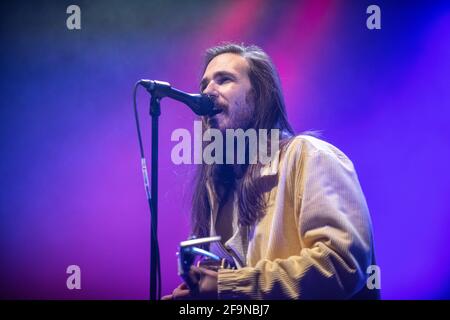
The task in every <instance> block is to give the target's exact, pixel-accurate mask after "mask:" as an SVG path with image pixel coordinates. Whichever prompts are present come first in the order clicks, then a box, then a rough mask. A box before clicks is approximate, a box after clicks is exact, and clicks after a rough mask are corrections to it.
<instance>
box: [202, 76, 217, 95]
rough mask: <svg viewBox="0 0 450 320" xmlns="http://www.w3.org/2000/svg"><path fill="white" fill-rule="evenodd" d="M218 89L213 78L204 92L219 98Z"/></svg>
mask: <svg viewBox="0 0 450 320" xmlns="http://www.w3.org/2000/svg"><path fill="white" fill-rule="evenodd" d="M217 90H218V88H217V84H216V82H215V81H214V80H212V81H210V82H209V83H208V85H207V86H206V88H205V90H203V93H204V94H207V95H210V96H212V97H214V98H217V97H218V96H219V92H218V91H217Z"/></svg>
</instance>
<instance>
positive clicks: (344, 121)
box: [0, 0, 450, 299]
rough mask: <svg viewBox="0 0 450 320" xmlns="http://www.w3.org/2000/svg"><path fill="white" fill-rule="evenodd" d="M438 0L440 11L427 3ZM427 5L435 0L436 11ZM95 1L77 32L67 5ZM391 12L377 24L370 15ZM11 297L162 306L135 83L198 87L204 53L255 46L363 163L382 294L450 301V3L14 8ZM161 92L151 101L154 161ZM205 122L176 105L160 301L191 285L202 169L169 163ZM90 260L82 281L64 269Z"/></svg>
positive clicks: (296, 107)
mask: <svg viewBox="0 0 450 320" xmlns="http://www.w3.org/2000/svg"><path fill="white" fill-rule="evenodd" d="M427 3H428V5H427ZM429 3H432V5H430V4H429ZM70 4H77V5H79V6H80V8H81V26H82V29H81V30H78V31H69V30H68V29H67V28H66V18H67V16H68V15H67V14H66V8H67V6H69V5H70ZM370 4H377V5H379V6H380V8H381V25H382V28H381V30H368V29H367V27H366V19H367V17H368V14H366V8H367V6H368V5H370ZM0 9H1V11H0V12H1V15H2V16H1V19H0V24H1V53H0V55H1V60H0V71H1V81H0V93H1V107H0V121H1V125H0V152H1V162H0V190H1V193H0V297H1V298H19V299H147V298H148V296H149V294H148V290H149V285H148V282H149V254H150V252H149V250H150V249H149V219H150V217H149V211H148V207H147V202H146V198H145V194H144V189H143V182H142V176H141V171H140V159H139V152H138V144H137V134H136V128H135V122H134V117H133V111H132V87H133V85H134V83H135V82H136V81H137V80H138V79H141V78H150V79H158V80H165V81H169V82H170V83H171V84H172V85H173V86H175V87H177V88H179V89H182V90H186V91H192V92H194V91H196V90H197V88H198V80H199V78H200V76H201V75H200V66H201V62H202V54H203V51H204V49H206V48H207V47H209V46H212V45H214V44H217V43H218V42H221V41H237V42H245V43H247V44H250V43H254V44H257V45H259V46H261V47H262V48H264V49H265V50H266V51H267V52H268V53H269V54H270V55H271V56H272V57H273V60H274V62H275V64H276V65H277V67H278V69H279V72H280V75H281V80H282V85H283V89H284V92H285V97H286V102H287V108H288V114H289V119H290V121H291V123H292V124H293V126H294V128H295V129H296V131H297V132H299V133H300V132H301V131H305V130H321V131H322V138H323V139H325V140H327V141H329V142H331V143H332V144H334V145H336V146H337V147H339V148H340V149H341V150H343V151H344V152H345V153H346V154H347V155H348V156H349V157H350V158H351V159H352V160H353V162H354V164H355V166H356V169H357V172H358V174H359V177H360V181H361V184H362V187H363V190H364V192H365V194H366V197H367V201H368V204H369V208H370V211H371V215H372V219H373V225H374V235H375V245H376V253H377V262H378V264H379V265H380V267H381V288H382V297H383V298H384V299H449V298H450V266H449V265H450V250H449V249H448V247H447V245H448V243H449V241H450V235H449V232H448V229H447V228H449V223H450V202H449V201H448V197H449V196H450V192H449V191H450V190H449V181H450V174H449V170H448V165H449V163H450V121H449V120H450V86H449V82H450V81H449V80H450V4H449V3H448V2H437V1H433V2H430V1H428V2H427V1H421V2H417V1H396V2H395V4H392V2H388V1H371V2H368V1H352V2H344V1H265V0H249V1H127V2H125V1H98V0H97V1H75V2H72V1H71V2H69V1H53V2H51V1H14V2H11V3H10V4H4V3H2V4H1V5H0ZM148 100H149V97H148V94H146V93H145V92H144V90H142V89H141V90H140V91H139V94H138V105H139V109H140V114H141V125H142V127H143V132H144V143H145V145H146V151H147V155H149V154H150V150H149V149H150V148H149V147H150V130H149V128H150V121H149V117H148ZM194 120H195V117H194V115H193V114H192V113H191V112H190V110H189V109H187V108H186V107H185V106H183V105H181V104H180V103H177V102H174V101H170V100H166V99H165V100H163V101H162V116H161V119H160V150H159V151H160V172H159V175H160V184H159V188H160V195H159V240H160V249H161V266H162V279H163V293H164V294H166V293H169V292H170V291H171V290H172V289H173V287H175V286H176V285H177V284H178V283H179V282H180V280H179V278H178V276H177V274H176V256H175V252H176V251H177V244H178V243H179V242H180V241H182V240H185V239H186V237H187V236H188V232H189V199H190V194H189V192H190V191H191V186H192V183H191V180H190V178H191V175H192V172H193V170H194V167H193V166H186V165H181V166H176V165H174V164H173V163H172V161H171V159H170V153H171V149H172V147H173V146H174V145H175V143H174V142H171V141H170V135H171V133H172V132H173V130H175V129H177V128H187V129H189V130H190V131H192V128H193V121H194ZM71 264H76V265H79V266H80V268H81V285H82V289H81V290H68V289H67V287H66V279H67V276H68V275H67V274H66V268H67V266H69V265H71Z"/></svg>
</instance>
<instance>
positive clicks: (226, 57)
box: [203, 53, 248, 78]
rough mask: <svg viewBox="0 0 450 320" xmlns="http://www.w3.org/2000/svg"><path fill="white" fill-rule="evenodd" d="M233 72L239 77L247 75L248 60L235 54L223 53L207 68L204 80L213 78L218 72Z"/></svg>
mask: <svg viewBox="0 0 450 320" xmlns="http://www.w3.org/2000/svg"><path fill="white" fill-rule="evenodd" d="M221 71H226V72H231V73H234V74H237V75H247V71H248V62H247V60H246V59H245V58H244V57H242V56H240V55H238V54H235V53H223V54H220V55H218V56H217V57H215V58H214V59H212V60H211V61H210V62H209V64H208V66H207V67H206V70H205V73H204V74H203V78H212V77H214V73H216V72H221Z"/></svg>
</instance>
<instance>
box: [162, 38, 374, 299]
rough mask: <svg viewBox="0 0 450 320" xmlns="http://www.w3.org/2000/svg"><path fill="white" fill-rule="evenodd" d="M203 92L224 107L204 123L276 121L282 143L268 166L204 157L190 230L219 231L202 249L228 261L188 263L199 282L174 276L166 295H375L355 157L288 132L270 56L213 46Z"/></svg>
mask: <svg viewBox="0 0 450 320" xmlns="http://www.w3.org/2000/svg"><path fill="white" fill-rule="evenodd" d="M201 91H202V92H203V93H205V94H209V95H211V96H212V97H213V98H214V100H215V103H216V105H217V106H218V107H220V108H221V109H222V112H221V113H219V114H217V115H215V116H214V117H209V118H205V119H203V121H204V123H205V125H206V127H207V128H215V129H218V130H220V131H221V132H223V133H225V132H226V130H227V129H238V128H241V129H243V130H247V129H251V128H253V129H256V130H260V129H277V130H279V140H280V148H279V150H278V151H276V152H275V154H274V155H273V161H271V163H270V164H268V165H262V164H260V163H257V164H249V163H248V162H246V163H244V164H236V163H234V164H213V165H206V164H204V165H202V166H201V168H200V171H199V173H198V175H197V180H196V185H195V189H194V195H193V203H192V222H193V232H192V234H193V236H195V237H197V238H199V237H206V236H212V235H220V236H221V237H222V243H214V244H212V245H211V247H210V248H209V249H210V250H211V251H212V252H214V253H216V254H218V255H220V256H221V257H224V258H226V259H227V260H228V261H230V262H231V264H233V265H234V266H235V268H234V269H218V270H217V271H215V270H211V269H208V268H201V267H200V268H199V267H192V268H191V275H192V276H193V277H194V278H197V279H198V280H199V282H198V290H195V292H191V291H190V290H189V288H188V287H187V285H186V284H181V285H180V286H179V287H178V288H176V289H175V290H174V291H173V293H172V294H171V295H169V296H166V297H164V299H188V298H197V299H209V298H213V299H217V298H219V299H350V298H363V299H371V298H378V297H379V292H378V290H377V289H373V290H370V289H369V287H368V286H367V285H366V282H367V278H368V274H367V268H368V267H369V266H370V265H372V264H375V260H374V251H373V243H372V230H371V228H372V227H371V221H370V217H369V212H368V209H367V205H366V201H365V198H364V195H363V193H362V190H361V187H360V185H359V182H358V178H357V175H356V173H355V171H354V167H353V164H352V162H351V161H350V160H349V159H348V158H347V157H346V156H345V155H344V154H343V153H342V152H341V151H340V150H338V149H337V148H335V147H334V146H332V145H330V144H328V143H326V142H324V141H321V140H319V139H317V138H314V137H311V136H307V135H299V136H295V135H294V132H293V130H292V128H291V126H290V125H289V123H288V121H287V117H286V111H285V105H284V99H283V95H282V92H281V86H280V82H279V78H278V75H277V72H276V70H275V67H274V66H273V64H272V62H271V60H270V58H269V57H268V56H267V55H266V54H265V53H264V51H262V50H261V49H260V48H258V47H256V46H249V47H246V46H243V45H236V44H226V45H222V46H218V47H214V48H211V49H209V50H207V55H206V61H205V68H204V73H203V77H202V80H201ZM268 136H269V135H268ZM226 151H227V150H225V152H226ZM247 160H248V159H247Z"/></svg>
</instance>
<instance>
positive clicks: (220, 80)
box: [217, 76, 232, 84]
mask: <svg viewBox="0 0 450 320" xmlns="http://www.w3.org/2000/svg"><path fill="white" fill-rule="evenodd" d="M231 80H232V79H231V78H230V77H228V76H223V77H220V78H219V79H218V81H217V83H218V84H224V83H225V82H228V81H231Z"/></svg>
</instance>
